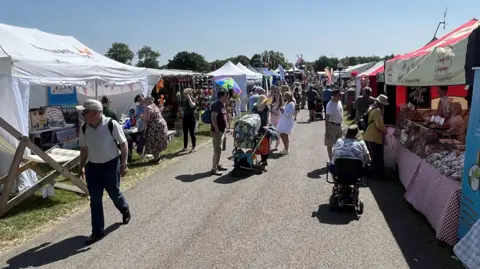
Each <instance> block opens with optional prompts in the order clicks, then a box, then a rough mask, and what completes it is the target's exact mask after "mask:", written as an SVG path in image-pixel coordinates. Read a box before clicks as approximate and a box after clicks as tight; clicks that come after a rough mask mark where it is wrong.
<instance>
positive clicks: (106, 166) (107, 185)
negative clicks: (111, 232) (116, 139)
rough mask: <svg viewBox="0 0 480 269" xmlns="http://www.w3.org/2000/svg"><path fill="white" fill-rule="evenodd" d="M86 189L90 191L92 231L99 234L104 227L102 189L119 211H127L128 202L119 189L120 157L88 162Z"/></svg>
mask: <svg viewBox="0 0 480 269" xmlns="http://www.w3.org/2000/svg"><path fill="white" fill-rule="evenodd" d="M85 178H86V180H87V187H88V191H89V192H90V210H91V216H92V233H93V234H100V233H102V232H103V230H104V229H105V220H104V216H103V202H102V200H103V199H102V198H103V190H106V191H107V193H108V196H110V199H112V201H113V204H114V205H115V207H116V208H117V209H118V210H119V211H120V213H122V214H123V213H125V212H127V211H128V203H127V201H126V200H125V197H124V196H123V194H122V192H121V191H120V158H118V157H117V158H115V159H113V160H111V161H108V162H106V163H91V162H89V163H88V164H87V165H86V168H85Z"/></svg>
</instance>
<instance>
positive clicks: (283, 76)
mask: <svg viewBox="0 0 480 269" xmlns="http://www.w3.org/2000/svg"><path fill="white" fill-rule="evenodd" d="M278 71H279V72H280V77H281V78H282V80H285V69H283V66H282V65H281V64H279V65H278Z"/></svg>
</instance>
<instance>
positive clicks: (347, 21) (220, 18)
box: [0, 0, 480, 64]
mask: <svg viewBox="0 0 480 269" xmlns="http://www.w3.org/2000/svg"><path fill="white" fill-rule="evenodd" d="M446 6H448V15H447V23H448V25H447V26H446V30H443V28H441V29H440V30H439V36H441V35H443V34H445V33H447V32H448V31H449V30H451V29H453V28H455V27H457V26H459V25H461V24H462V23H464V22H466V21H468V20H470V19H472V18H474V17H476V18H480V1H478V0H457V1H454V0H402V1H387V0H383V1H380V0H364V1H358V0H355V1H353V0H343V1H324V0H316V1H315V0H304V1H298V2H296V1H291V0H289V1H287V0H275V1H274V0H257V1H254V0H243V1H240V0H237V1H233V0H224V1H222V0H217V1H213V0H203V1H202V0H200V1H199V0H197V1H195V0H169V1H167V0H157V1H155V0H135V1H127V0H116V1H114V0H96V1H93V0H77V1H75V0H42V1H38V0H2V6H1V7H2V16H0V22H1V23H5V24H10V25H15V26H22V27H30V28H38V29H40V30H43V31H46V32H50V33H55V34H61V35H72V36H75V37H76V38H77V39H78V40H80V41H81V42H82V43H84V44H85V45H87V46H88V47H90V48H91V49H93V50H95V51H97V52H98V53H102V54H103V53H105V52H106V51H107V50H108V48H109V47H110V45H111V43H112V42H115V41H117V42H124V43H127V44H129V46H130V48H131V49H132V50H133V51H134V52H135V51H137V50H138V49H139V48H140V47H142V46H143V45H149V46H151V47H153V48H154V49H156V50H158V51H159V52H160V53H161V54H162V55H161V57H160V59H159V61H160V63H161V64H165V63H167V61H168V59H171V58H172V57H173V56H174V55H175V54H176V53H177V52H179V51H183V50H186V51H194V52H197V53H200V54H202V55H204V56H205V57H206V59H207V60H208V61H213V60H216V59H225V58H228V57H231V56H236V55H240V54H243V55H247V56H249V57H251V56H252V55H253V54H254V53H257V52H261V51H263V50H266V49H269V50H270V49H273V50H278V51H281V52H283V53H284V54H285V56H286V57H287V59H288V60H290V61H292V62H293V61H294V60H295V59H296V55H297V54H303V56H304V58H305V60H307V61H312V60H315V59H317V58H318V57H319V56H320V55H327V56H332V55H333V56H336V57H344V56H368V55H379V56H384V55H386V54H391V53H395V54H403V53H407V52H409V51H411V50H414V49H417V48H419V47H420V46H422V45H424V44H425V43H427V42H428V41H429V40H430V39H431V38H432V36H433V33H434V32H435V28H436V25H437V23H438V22H439V21H440V20H441V19H442V18H443V11H444V10H445V7H446Z"/></svg>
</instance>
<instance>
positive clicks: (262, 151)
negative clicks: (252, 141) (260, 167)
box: [256, 137, 269, 155]
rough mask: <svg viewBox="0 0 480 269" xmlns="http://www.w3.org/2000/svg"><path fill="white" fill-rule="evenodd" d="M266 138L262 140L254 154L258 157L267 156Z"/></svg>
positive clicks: (267, 145) (267, 144)
mask: <svg viewBox="0 0 480 269" xmlns="http://www.w3.org/2000/svg"><path fill="white" fill-rule="evenodd" d="M268 147H269V143H268V138H266V137H265V138H263V140H262V141H261V142H260V145H258V148H257V151H256V153H257V154H258V155H267V154H268Z"/></svg>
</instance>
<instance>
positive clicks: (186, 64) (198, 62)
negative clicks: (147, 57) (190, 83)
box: [167, 51, 220, 72]
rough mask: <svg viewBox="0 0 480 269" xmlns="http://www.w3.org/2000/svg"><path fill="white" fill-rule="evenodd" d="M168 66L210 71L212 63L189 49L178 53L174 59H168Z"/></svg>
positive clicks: (170, 67)
mask: <svg viewBox="0 0 480 269" xmlns="http://www.w3.org/2000/svg"><path fill="white" fill-rule="evenodd" d="M167 67H168V68H169V69H181V70H192V71H196V72H208V71H210V64H209V63H208V62H207V61H206V60H205V58H204V57H203V56H202V55H200V54H198V53H195V52H188V51H182V52H179V53H177V55H175V56H174V57H173V59H171V60H168V64H167ZM219 67H220V66H218V67H217V68H219Z"/></svg>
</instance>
